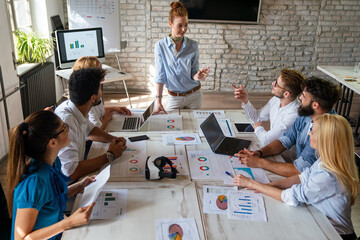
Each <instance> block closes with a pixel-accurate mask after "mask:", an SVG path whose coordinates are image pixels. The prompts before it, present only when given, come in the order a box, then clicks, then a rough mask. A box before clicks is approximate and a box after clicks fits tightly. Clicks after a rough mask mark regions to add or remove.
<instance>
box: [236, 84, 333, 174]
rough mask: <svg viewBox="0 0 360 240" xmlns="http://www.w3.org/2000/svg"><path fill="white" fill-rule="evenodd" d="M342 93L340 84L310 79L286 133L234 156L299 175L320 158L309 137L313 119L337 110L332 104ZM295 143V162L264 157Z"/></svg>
mask: <svg viewBox="0 0 360 240" xmlns="http://www.w3.org/2000/svg"><path fill="white" fill-rule="evenodd" d="M339 96H340V87H339V86H337V85H335V84H333V83H331V82H329V81H326V80H323V79H320V78H317V77H311V78H309V79H307V81H306V87H305V89H304V91H303V92H302V93H301V94H300V96H299V100H300V101H301V106H300V107H299V109H298V113H299V117H298V118H297V119H296V121H295V123H294V125H293V126H292V127H291V128H290V129H289V130H288V131H287V132H286V133H284V135H283V136H281V137H280V138H279V139H277V140H274V141H273V142H271V143H270V144H268V145H266V146H265V147H263V148H261V149H259V150H256V151H254V152H251V151H249V150H247V149H244V150H242V151H240V152H239V153H237V154H235V156H237V157H239V160H240V161H241V162H242V163H243V164H245V165H246V166H249V167H255V168H257V167H258V168H263V169H265V170H267V171H270V172H273V173H276V174H278V175H281V176H284V177H290V176H293V175H298V174H299V173H301V172H302V171H304V170H305V169H306V168H308V167H310V166H311V165H312V164H313V163H314V162H315V161H316V160H317V159H316V156H315V150H314V149H313V148H312V147H311V146H310V139H309V132H310V130H311V128H312V125H313V120H314V119H316V118H318V117H319V116H321V115H323V114H325V113H332V114H334V113H335V111H334V110H332V107H333V105H334V103H335V102H336V101H337V100H338V99H339ZM293 145H296V156H297V159H296V160H294V163H278V162H273V161H270V160H267V159H265V158H263V157H267V156H272V155H277V154H280V153H282V152H283V151H285V150H286V149H290V148H291V147H292V146H293Z"/></svg>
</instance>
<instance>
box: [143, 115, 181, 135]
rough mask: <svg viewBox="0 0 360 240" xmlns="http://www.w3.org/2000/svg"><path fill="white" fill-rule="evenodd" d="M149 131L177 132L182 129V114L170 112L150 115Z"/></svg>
mask: <svg viewBox="0 0 360 240" xmlns="http://www.w3.org/2000/svg"><path fill="white" fill-rule="evenodd" d="M148 124H149V125H148V129H147V130H148V131H150V132H179V131H183V124H182V116H181V115H170V114H158V115H152V116H151V117H150V118H149V120H148Z"/></svg>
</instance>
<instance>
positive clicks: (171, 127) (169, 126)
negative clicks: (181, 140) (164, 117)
mask: <svg viewBox="0 0 360 240" xmlns="http://www.w3.org/2000/svg"><path fill="white" fill-rule="evenodd" d="M167 128H169V129H174V128H175V126H174V125H168V126H167Z"/></svg>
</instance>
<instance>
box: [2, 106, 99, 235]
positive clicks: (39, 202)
mask: <svg viewBox="0 0 360 240" xmlns="http://www.w3.org/2000/svg"><path fill="white" fill-rule="evenodd" d="M68 131H69V128H68V126H67V125H66V124H64V123H63V122H62V121H61V119H60V118H59V117H58V116H56V115H55V114H54V113H53V112H50V111H40V112H36V113H33V114H31V115H30V116H29V117H27V118H26V119H25V121H24V122H23V123H21V124H20V125H18V126H16V127H14V128H13V129H12V130H11V132H10V150H9V160H8V169H7V201H8V206H9V213H10V215H11V214H12V217H13V224H12V234H11V239H60V238H61V233H62V232H63V231H65V230H66V229H69V228H72V227H75V226H80V225H83V224H86V223H88V222H89V218H90V215H91V211H92V208H93V206H94V203H93V204H91V205H89V206H87V207H83V208H79V209H78V210H77V211H76V212H75V213H74V214H72V215H71V216H70V217H68V218H66V219H64V217H63V213H64V210H65V204H66V201H67V200H68V196H71V195H74V194H76V193H78V192H79V191H81V190H82V189H83V188H84V187H85V186H87V185H88V184H90V183H91V182H93V181H94V178H93V177H86V178H84V179H83V180H82V181H81V182H78V183H76V184H73V185H71V186H69V187H67V185H66V181H68V180H69V178H68V177H66V176H65V175H63V174H62V173H61V164H60V160H59V158H58V157H57V154H58V152H59V150H60V149H61V148H63V147H65V146H66V145H68V144H69V137H68Z"/></svg>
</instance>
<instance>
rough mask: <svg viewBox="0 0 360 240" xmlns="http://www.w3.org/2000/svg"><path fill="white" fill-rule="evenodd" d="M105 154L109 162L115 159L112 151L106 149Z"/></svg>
mask: <svg viewBox="0 0 360 240" xmlns="http://www.w3.org/2000/svg"><path fill="white" fill-rule="evenodd" d="M105 155H106V160H108V162H109V163H111V162H113V161H114V160H115V155H114V154H113V153H112V152H110V151H107V152H106V153H105Z"/></svg>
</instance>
